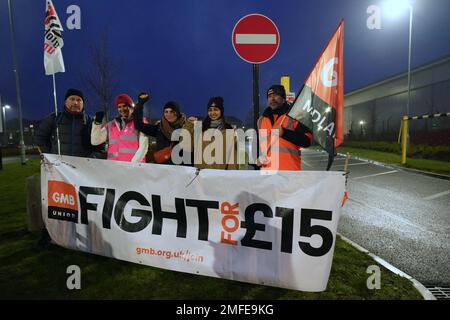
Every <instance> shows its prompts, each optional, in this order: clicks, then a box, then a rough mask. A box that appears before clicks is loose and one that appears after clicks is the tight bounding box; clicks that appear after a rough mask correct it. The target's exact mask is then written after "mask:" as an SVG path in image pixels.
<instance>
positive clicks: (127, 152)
mask: <svg viewBox="0 0 450 320" xmlns="http://www.w3.org/2000/svg"><path fill="white" fill-rule="evenodd" d="M106 126H107V128H106V129H107V130H108V137H109V140H108V143H109V146H108V160H116V161H124V162H131V160H132V159H133V157H134V155H135V154H136V151H137V150H138V149H139V132H138V131H137V130H135V129H134V122H133V121H129V122H127V123H126V124H125V126H124V127H123V128H122V130H120V129H119V126H118V124H117V121H116V120H113V121H111V122H109V123H108V124H107V125H106ZM141 162H145V159H143V160H142V161H141Z"/></svg>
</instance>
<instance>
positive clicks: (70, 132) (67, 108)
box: [35, 89, 94, 157]
mask: <svg viewBox="0 0 450 320" xmlns="http://www.w3.org/2000/svg"><path fill="white" fill-rule="evenodd" d="M57 126H58V130H59V140H60V148H61V155H67V156H75V157H89V156H91V154H92V152H93V151H94V150H93V147H92V145H91V139H90V137H91V126H92V119H91V118H90V117H89V116H88V115H87V114H86V113H85V112H84V96H83V93H82V92H81V91H79V90H77V89H69V90H68V91H67V93H66V96H65V102H64V111H62V112H59V113H58V115H56V113H51V114H50V115H49V116H48V117H47V118H46V119H44V120H43V121H42V122H41V124H40V125H39V128H38V130H37V132H36V136H35V139H36V140H35V141H36V144H37V145H38V146H39V148H40V149H41V151H42V152H43V153H52V154H58V137H57V134H56V127H57Z"/></svg>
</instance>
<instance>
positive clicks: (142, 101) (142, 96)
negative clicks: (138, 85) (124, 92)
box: [138, 92, 150, 105]
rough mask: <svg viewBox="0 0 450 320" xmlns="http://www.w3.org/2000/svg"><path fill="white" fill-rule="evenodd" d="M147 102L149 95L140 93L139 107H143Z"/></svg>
mask: <svg viewBox="0 0 450 320" xmlns="http://www.w3.org/2000/svg"><path fill="white" fill-rule="evenodd" d="M148 100H150V95H149V94H148V93H146V92H142V93H141V94H139V97H138V103H139V104H140V105H144V103H146V102H147V101H148Z"/></svg>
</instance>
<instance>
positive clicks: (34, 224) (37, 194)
mask: <svg viewBox="0 0 450 320" xmlns="http://www.w3.org/2000/svg"><path fill="white" fill-rule="evenodd" d="M26 188H27V213H28V231H30V232H41V231H42V230H43V229H44V222H43V220H42V203H41V175H40V174H35V175H34V176H31V177H28V178H27V179H26Z"/></svg>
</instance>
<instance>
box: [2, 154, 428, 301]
mask: <svg viewBox="0 0 450 320" xmlns="http://www.w3.org/2000/svg"><path fill="white" fill-rule="evenodd" d="M37 172H39V163H38V162H37V161H31V162H29V163H28V164H27V165H26V166H21V165H20V164H11V165H6V166H5V167H4V169H3V170H2V171H0V181H1V184H0V202H1V206H0V230H1V231H0V299H174V300H180V299H183V300H184V299H248V300H253V299H262V300H278V299H282V300H291V299H305V300H316V299H329V300H330V299H356V300H367V299H369V300H372V299H387V300H391V299H402V300H414V299H422V296H421V295H420V294H419V292H418V291H416V289H415V288H414V287H413V285H412V284H411V283H410V282H409V281H408V280H406V279H404V278H401V277H399V276H397V275H394V274H393V273H391V272H390V271H388V270H387V269H385V268H384V267H382V266H380V269H381V289H380V290H369V289H368V288H367V285H366V282H367V279H368V277H369V274H367V273H366V270H367V268H368V267H369V266H371V265H377V263H376V262H375V261H374V260H373V259H372V258H370V257H369V256H368V255H366V254H363V253H361V252H359V251H357V250H356V249H355V248H353V247H352V246H350V245H349V244H347V243H346V242H344V241H342V240H341V239H339V238H338V239H337V242H336V249H335V254H334V262H333V267H332V271H331V276H330V281H329V283H328V289H327V291H325V292H322V293H305V292H299V291H294V290H286V289H280V288H273V287H267V286H260V285H253V284H247V283H241V282H236V281H229V280H224V279H215V278H209V277H203V276H196V275H190V274H185V273H179V272H173V271H168V270H163V269H158V268H153V267H148V266H142V265H137V264H133V263H128V262H124V261H119V260H115V259H111V258H105V257H100V256H95V255H90V254H85V253H82V252H77V251H71V250H67V249H63V248H60V247H57V246H53V245H51V246H48V247H46V248H41V247H38V246H37V245H36V243H37V240H38V238H39V235H35V234H30V233H28V232H27V231H26V204H25V197H26V195H25V178H26V177H27V176H30V175H32V174H34V173H37ZM70 265H77V266H79V267H80V268H81V290H74V291H70V290H68V289H67V287H66V281H67V277H68V274H66V270H67V267H68V266H70Z"/></svg>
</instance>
